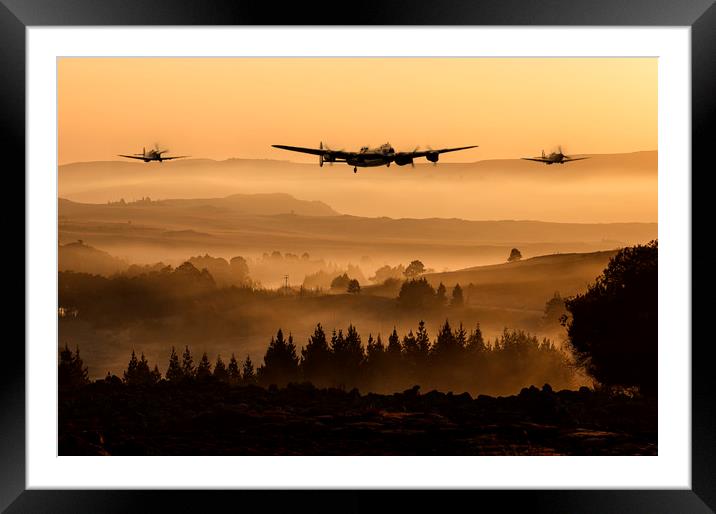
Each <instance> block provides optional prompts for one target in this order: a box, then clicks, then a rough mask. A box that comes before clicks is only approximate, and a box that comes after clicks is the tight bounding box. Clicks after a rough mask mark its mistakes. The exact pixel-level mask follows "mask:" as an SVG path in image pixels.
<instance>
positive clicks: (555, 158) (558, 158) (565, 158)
mask: <svg viewBox="0 0 716 514" xmlns="http://www.w3.org/2000/svg"><path fill="white" fill-rule="evenodd" d="M521 159H522V160H525V161H535V162H542V163H544V164H547V165H549V164H564V163H565V162H572V161H582V160H584V159H589V157H570V156H569V155H564V153H562V147H561V146H560V147H559V151H558V152H552V153H551V154H549V155H545V153H544V150H542V157H521Z"/></svg>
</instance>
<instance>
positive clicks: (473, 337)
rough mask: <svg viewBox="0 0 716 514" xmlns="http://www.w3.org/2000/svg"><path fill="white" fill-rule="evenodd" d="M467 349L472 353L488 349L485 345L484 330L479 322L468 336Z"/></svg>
mask: <svg viewBox="0 0 716 514" xmlns="http://www.w3.org/2000/svg"><path fill="white" fill-rule="evenodd" d="M467 349H468V351H470V352H471V353H479V352H484V351H485V350H487V347H486V346H485V340H484V339H483V338H482V330H481V329H480V324H479V323H478V324H477V326H476V327H475V330H474V331H472V332H470V336H469V337H468V338H467Z"/></svg>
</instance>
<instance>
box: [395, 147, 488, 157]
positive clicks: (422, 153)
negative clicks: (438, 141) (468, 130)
mask: <svg viewBox="0 0 716 514" xmlns="http://www.w3.org/2000/svg"><path fill="white" fill-rule="evenodd" d="M468 148H477V145H472V146H461V147H459V148H440V149H438V150H422V151H420V152H401V153H406V154H410V155H412V156H413V157H425V156H426V155H428V154H436V153H437V154H440V153H448V152H458V151H460V150H467V149H468Z"/></svg>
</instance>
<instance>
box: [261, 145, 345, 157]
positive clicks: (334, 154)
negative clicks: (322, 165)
mask: <svg viewBox="0 0 716 514" xmlns="http://www.w3.org/2000/svg"><path fill="white" fill-rule="evenodd" d="M271 146H273V147H274V148H279V149H281V150H288V151H289V152H300V153H308V154H311V155H322V156H324V157H325V156H326V155H330V156H331V157H337V158H339V159H345V158H346V157H349V156H351V155H357V154H356V153H355V152H343V151H340V150H329V149H327V148H303V147H301V146H286V145H271Z"/></svg>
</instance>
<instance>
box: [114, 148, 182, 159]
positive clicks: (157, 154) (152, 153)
mask: <svg viewBox="0 0 716 514" xmlns="http://www.w3.org/2000/svg"><path fill="white" fill-rule="evenodd" d="M165 152H168V150H160V149H159V146H155V147H154V148H150V149H149V151H148V152H147V149H146V148H142V153H135V154H133V155H121V154H120V155H119V157H126V158H127V159H139V160H140V161H144V162H149V161H159V162H162V161H171V160H172V159H184V158H185V157H189V155H176V156H174V157H169V156H167V157H165V156H164V155H162V154H163V153H165Z"/></svg>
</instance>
